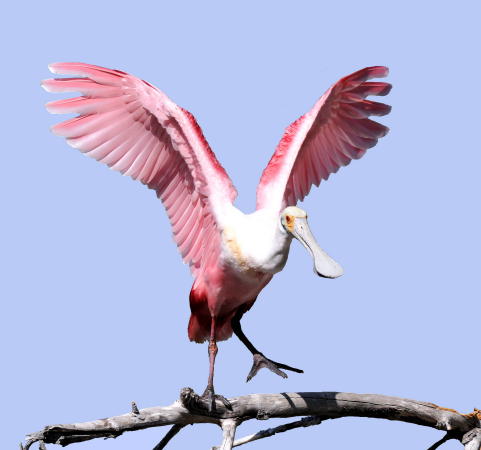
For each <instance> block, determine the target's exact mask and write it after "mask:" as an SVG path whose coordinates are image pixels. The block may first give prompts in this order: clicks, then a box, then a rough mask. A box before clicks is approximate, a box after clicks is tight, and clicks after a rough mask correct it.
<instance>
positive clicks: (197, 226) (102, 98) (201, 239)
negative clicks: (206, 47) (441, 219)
mask: <svg viewBox="0 0 481 450" xmlns="http://www.w3.org/2000/svg"><path fill="white" fill-rule="evenodd" d="M49 68H50V70H51V71H52V72H53V73H55V74H60V75H74V77H73V78H57V79H48V80H45V81H43V83H42V86H43V87H44V88H45V89H46V90H47V91H49V92H80V93H81V94H82V96H81V97H76V98H69V99H67V100H59V101H54V102H51V103H48V104H47V109H48V111H50V112H51V113H76V114H78V116H77V117H76V118H74V119H70V120H67V121H65V122H62V123H59V124H57V125H55V126H54V127H53V128H52V131H53V132H54V133H55V134H57V135H60V136H64V137H65V138H66V139H67V142H68V143H69V144H70V145H71V146H72V147H75V148H77V149H79V150H80V151H81V152H83V153H85V154H86V155H88V156H91V157H92V158H95V159H96V160H97V161H101V162H103V163H105V164H107V165H108V166H109V167H110V168H111V169H114V170H117V171H119V172H121V173H122V174H124V175H129V176H131V177H132V178H133V179H134V180H139V181H140V182H141V183H143V184H145V185H147V186H148V187H149V188H150V189H153V190H154V191H155V192H156V194H157V196H158V197H159V198H160V199H161V200H162V202H163V204H164V206H165V209H166V210H167V214H168V216H169V219H170V222H171V224H172V230H173V235H174V239H175V242H176V243H177V245H178V247H179V250H180V253H181V255H182V258H183V260H184V262H185V263H187V264H189V266H190V269H191V271H192V275H193V277H194V284H193V286H192V290H191V292H190V309H191V312H192V314H191V317H190V321H189V327H188V335H189V339H190V340H191V341H195V342H204V341H208V342H209V376H208V383H207V388H206V390H205V392H204V394H203V396H202V397H201V398H202V399H203V401H204V404H205V407H206V408H207V409H208V410H209V411H211V410H213V409H215V401H216V399H217V400H220V401H222V402H223V403H224V404H225V405H226V406H227V407H228V406H229V404H228V402H227V401H226V400H225V399H224V398H223V397H222V396H220V395H216V394H215V393H214V362H215V357H216V354H217V344H216V342H217V341H222V340H225V339H228V338H229V337H230V336H232V333H235V334H236V336H237V337H238V338H239V339H240V340H241V341H242V342H243V343H244V345H245V346H246V347H247V348H248V349H249V350H250V352H251V353H252V355H253V360H254V362H253V365H252V368H251V370H250V372H249V375H248V377H247V381H249V380H250V379H251V378H252V377H253V376H254V375H256V373H257V372H258V371H259V369H261V368H263V367H266V368H268V369H270V370H271V371H273V372H274V373H276V374H278V375H280V376H282V377H284V378H285V377H287V375H286V373H285V372H284V371H283V370H282V369H284V370H290V371H294V372H299V373H301V372H302V370H299V369H296V368H294V367H290V366H288V365H285V364H281V363H278V362H275V361H272V360H271V359H269V358H267V357H265V356H264V354H263V353H262V352H260V351H259V350H258V349H257V348H256V347H255V346H254V345H253V344H252V343H251V342H250V341H249V340H248V339H247V337H246V336H245V335H244V333H243V332H242V328H241V325H240V320H241V318H242V316H243V314H244V313H245V312H246V311H248V310H249V309H250V308H251V307H252V305H253V303H254V302H255V300H256V298H257V296H258V295H259V293H260V291H261V290H262V289H263V288H264V286H266V284H267V283H269V281H270V280H271V278H272V276H273V275H274V274H275V273H277V272H279V271H281V270H282V269H283V267H284V265H285V264H286V261H287V256H288V253H289V248H290V245H291V241H292V238H296V239H298V240H299V241H300V242H301V244H302V245H303V246H305V247H306V249H307V250H308V251H309V253H310V254H311V256H312V257H313V260H314V269H315V272H316V273H317V274H318V275H320V276H322V277H326V278H336V277H338V276H340V275H342V273H343V270H342V268H341V267H340V266H339V264H337V263H336V262H335V261H334V260H333V259H332V258H331V257H330V256H329V255H327V253H325V252H324V251H323V250H322V249H321V248H320V247H319V245H318V244H317V243H316V241H315V239H314V237H313V235H312V233H311V231H310V229H309V226H308V223H307V214H306V212H305V211H303V210H301V209H299V208H298V207H296V206H295V205H296V204H297V202H298V201H301V200H303V199H304V197H305V196H306V195H307V194H308V193H309V191H310V189H311V186H312V185H313V184H315V185H316V186H318V185H319V183H320V182H321V180H323V179H324V180H327V179H328V177H329V175H330V174H331V173H334V172H337V170H338V169H339V168H340V167H341V166H345V165H347V164H349V163H350V162H351V160H352V159H358V158H360V157H361V156H363V155H364V153H365V152H366V150H367V149H368V148H371V147H373V146H374V145H376V143H377V141H378V139H379V138H380V137H383V136H384V135H385V134H386V133H387V131H388V128H387V127H385V126H383V125H381V124H379V123H377V122H374V121H372V120H370V119H369V116H371V115H378V116H382V115H385V114H388V113H389V111H390V109H391V108H390V106H388V105H385V104H383V103H378V102H374V101H371V100H366V97H367V96H369V95H387V94H388V93H389V91H390V89H391V85H390V84H388V83H384V82H370V81H367V80H369V79H371V78H377V77H384V76H386V75H387V73H388V69H387V68H386V67H380V66H376V67H368V68H365V69H362V70H359V71H358V72H355V73H353V74H351V75H349V76H347V77H345V78H342V79H341V80H339V81H338V82H337V83H336V84H334V85H333V86H332V87H331V88H330V89H329V90H328V91H327V92H326V93H325V94H324V95H323V96H322V97H321V98H320V99H319V100H318V101H317V102H316V103H315V105H314V107H313V108H312V109H311V110H310V111H309V112H308V113H306V114H305V115H303V116H302V117H300V118H299V119H297V120H296V121H295V122H293V123H292V124H291V125H290V126H289V127H287V129H286V131H285V133H284V135H283V137H282V139H281V141H280V143H279V145H278V146H277V148H276V150H275V152H274V155H273V156H272V158H271V160H270V162H269V164H268V165H267V167H266V168H265V170H264V172H263V174H262V177H261V180H260V183H259V185H258V187H257V209H256V211H255V212H254V213H252V214H244V213H242V212H241V211H240V210H239V209H237V208H236V207H235V206H234V204H233V203H234V200H235V198H236V195H237V192H236V190H235V188H234V186H233V184H232V182H231V180H230V179H229V177H228V176H227V173H226V172H225V170H224V169H223V168H222V166H221V165H220V164H219V162H218V161H217V159H216V157H215V155H214V153H213V152H212V150H211V149H210V147H209V144H208V143H207V141H206V139H205V138H204V136H203V134H202V131H201V129H200V127H199V125H198V124H197V122H196V120H195V118H194V117H193V116H192V114H191V113H189V112H188V111H186V110H185V109H183V108H181V107H180V106H178V105H176V104H175V103H174V102H172V100H170V99H169V98H168V97H167V96H166V95H165V94H164V93H163V92H162V91H160V90H159V89H157V88H156V87H154V86H152V85H151V84H149V83H147V82H146V81H143V80H141V79H139V78H136V77H134V76H132V75H129V74H127V73H125V72H122V71H119V70H111V69H106V68H103V67H98V66H93V65H90V64H83V63H55V64H51V65H50V66H49Z"/></svg>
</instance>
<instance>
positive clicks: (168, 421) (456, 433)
mask: <svg viewBox="0 0 481 450" xmlns="http://www.w3.org/2000/svg"><path fill="white" fill-rule="evenodd" d="M197 399H198V396H197V394H195V393H194V392H193V391H192V390H191V389H189V388H185V389H183V390H182V391H181V400H178V401H176V402H174V403H173V404H172V405H170V406H163V407H160V406H158V407H152V408H144V409H140V410H138V412H137V410H135V411H134V412H133V413H132V412H131V413H128V414H123V415H120V416H114V417H110V418H107V419H99V420H94V421H91V422H83V423H74V424H69V425H50V426H47V427H45V428H44V429H43V430H42V431H39V432H36V433H32V434H30V435H29V436H27V444H26V446H25V449H26V450H27V449H28V448H30V446H31V445H32V444H33V443H34V442H39V441H43V442H45V443H47V444H48V443H53V444H60V445H63V446H65V445H69V444H72V443H75V442H82V441H87V440H90V439H96V438H108V437H117V436H120V435H121V434H122V433H124V432H126V431H136V430H141V429H145V428H151V427H159V426H164V425H181V426H183V425H187V424H194V423H213V424H217V425H220V426H222V425H223V424H224V435H225V433H226V431H225V427H227V428H229V427H230V431H229V432H231V431H232V429H233V428H232V426H233V425H232V424H233V423H235V424H236V426H237V424H240V423H242V422H244V421H246V420H250V419H264V420H265V419H269V418H274V417H276V418H279V417H286V418H288V417H297V416H301V417H302V416H316V417H319V418H321V419H322V420H324V419H337V418H340V417H348V416H350V417H353V416H354V417H372V418H380V419H388V420H399V421H403V422H409V423H413V424H416V425H422V426H427V427H432V428H436V429H439V430H444V431H447V432H449V434H450V436H452V437H453V439H457V440H459V441H460V442H462V443H463V445H464V446H465V449H467V450H481V420H480V419H481V412H480V411H479V410H475V411H474V412H473V413H470V414H461V413H459V412H457V411H455V410H453V409H449V408H442V407H440V406H437V405H435V404H433V403H427V402H421V401H416V400H408V399H403V398H397V397H389V396H385V395H377V394H352V393H343V392H293V393H281V394H251V395H245V396H242V397H234V398H231V399H229V402H230V404H231V405H232V410H228V409H227V408H226V407H225V406H224V405H223V404H222V403H221V402H219V403H218V404H217V408H216V410H215V412H213V413H211V414H209V413H207V412H206V411H202V410H201V409H200V408H199V405H198V403H197V402H196V400H197ZM226 419H232V420H231V421H226ZM234 428H235V427H234ZM234 432H235V429H234ZM229 439H230V438H229ZM232 439H233V438H232ZM224 440H225V439H224ZM225 448H228V447H225Z"/></svg>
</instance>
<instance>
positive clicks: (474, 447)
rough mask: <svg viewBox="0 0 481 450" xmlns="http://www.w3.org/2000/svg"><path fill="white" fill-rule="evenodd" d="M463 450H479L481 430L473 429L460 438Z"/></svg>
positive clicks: (480, 447) (480, 446)
mask: <svg viewBox="0 0 481 450" xmlns="http://www.w3.org/2000/svg"><path fill="white" fill-rule="evenodd" d="M478 413H479V411H478ZM461 443H462V444H463V445H464V450H481V428H479V427H478V428H473V429H472V430H470V431H468V432H467V433H466V434H465V435H464V436H463V438H462V440H461Z"/></svg>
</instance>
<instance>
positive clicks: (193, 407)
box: [180, 387, 232, 415]
mask: <svg viewBox="0 0 481 450" xmlns="http://www.w3.org/2000/svg"><path fill="white" fill-rule="evenodd" d="M216 401H219V402H221V403H222V405H223V406H224V407H225V408H226V409H228V410H230V411H232V405H231V403H230V402H229V400H227V399H226V398H225V397H224V396H222V395H218V394H215V393H214V389H213V388H210V389H209V387H207V388H206V389H205V391H204V393H203V394H202V395H198V394H196V393H195V392H194V390H193V389H192V388H189V387H186V388H183V389H182V390H181V391H180V402H181V403H182V405H183V406H184V407H185V408H187V409H188V410H189V411H191V412H194V413H196V414H205V413H206V412H207V413H208V414H212V415H215V414H216V413H220V414H222V412H223V411H222V410H223V408H222V407H221V408H220V410H221V411H217V408H216V406H217V405H216ZM219 406H220V405H219Z"/></svg>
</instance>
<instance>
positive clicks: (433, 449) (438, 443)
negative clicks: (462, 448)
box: [428, 433, 454, 450]
mask: <svg viewBox="0 0 481 450" xmlns="http://www.w3.org/2000/svg"><path fill="white" fill-rule="evenodd" d="M450 439H454V436H453V435H452V434H451V433H446V434H445V435H444V436H443V437H442V438H441V439H439V441H436V442H435V443H434V444H433V445H431V447H429V448H428V450H436V449H437V448H438V447H441V445H443V444H444V443H445V442H448V441H449V440H450Z"/></svg>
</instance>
